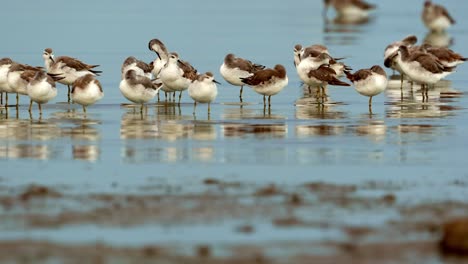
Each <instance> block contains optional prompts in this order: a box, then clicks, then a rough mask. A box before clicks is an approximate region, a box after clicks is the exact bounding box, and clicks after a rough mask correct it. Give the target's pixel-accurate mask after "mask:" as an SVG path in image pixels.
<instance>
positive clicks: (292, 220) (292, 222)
mask: <svg viewBox="0 0 468 264" xmlns="http://www.w3.org/2000/svg"><path fill="white" fill-rule="evenodd" d="M273 224H274V225H275V226H300V225H304V222H303V221H302V220H299V219H297V217H295V216H289V217H286V218H278V219H274V220H273Z"/></svg>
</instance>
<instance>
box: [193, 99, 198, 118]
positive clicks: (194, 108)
mask: <svg viewBox="0 0 468 264" xmlns="http://www.w3.org/2000/svg"><path fill="white" fill-rule="evenodd" d="M196 109H197V102H193V115H195V110H196Z"/></svg>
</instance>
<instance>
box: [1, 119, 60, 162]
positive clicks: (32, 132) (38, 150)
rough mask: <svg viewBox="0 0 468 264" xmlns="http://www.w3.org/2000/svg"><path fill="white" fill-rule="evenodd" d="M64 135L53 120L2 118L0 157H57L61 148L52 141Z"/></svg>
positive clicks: (42, 158) (44, 158)
mask: <svg viewBox="0 0 468 264" xmlns="http://www.w3.org/2000/svg"><path fill="white" fill-rule="evenodd" d="M60 137H62V133H61V129H60V127H58V126H57V125H56V124H55V123H53V122H47V121H44V120H41V121H31V120H25V119H1V120H0V157H2V158H7V159H40V160H49V159H56V158H57V157H58V156H60V154H59V153H60V148H59V147H57V146H56V145H55V144H50V141H52V140H55V139H58V138H60Z"/></svg>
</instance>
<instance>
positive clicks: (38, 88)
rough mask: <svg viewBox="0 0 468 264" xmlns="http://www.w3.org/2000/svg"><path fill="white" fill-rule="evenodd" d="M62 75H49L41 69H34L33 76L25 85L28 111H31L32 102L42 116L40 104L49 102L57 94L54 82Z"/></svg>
mask: <svg viewBox="0 0 468 264" xmlns="http://www.w3.org/2000/svg"><path fill="white" fill-rule="evenodd" d="M62 78H64V77H60V76H59V75H58V76H51V75H49V74H47V73H46V72H43V71H36V72H35V74H34V76H33V77H32V78H31V80H30V81H29V83H28V85H27V86H26V90H27V94H28V95H29V98H30V103H29V112H30V113H31V111H32V105H33V102H36V103H37V105H38V107H39V114H40V115H41V116H42V104H45V103H47V102H49V101H50V100H52V99H54V98H55V97H56V96H57V88H56V87H55V82H56V81H58V80H61V79H62Z"/></svg>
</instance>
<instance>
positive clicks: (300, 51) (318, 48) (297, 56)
mask: <svg viewBox="0 0 468 264" xmlns="http://www.w3.org/2000/svg"><path fill="white" fill-rule="evenodd" d="M293 51H294V66H296V67H297V65H299V63H300V62H301V60H302V58H303V57H305V56H304V53H306V54H307V56H311V53H312V52H313V51H315V52H316V54H320V53H326V54H328V55H330V53H329V52H328V48H327V47H326V46H324V45H320V44H314V45H311V46H308V47H302V45H301V44H296V45H295V46H294V50H293ZM315 56H317V55H315Z"/></svg>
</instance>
